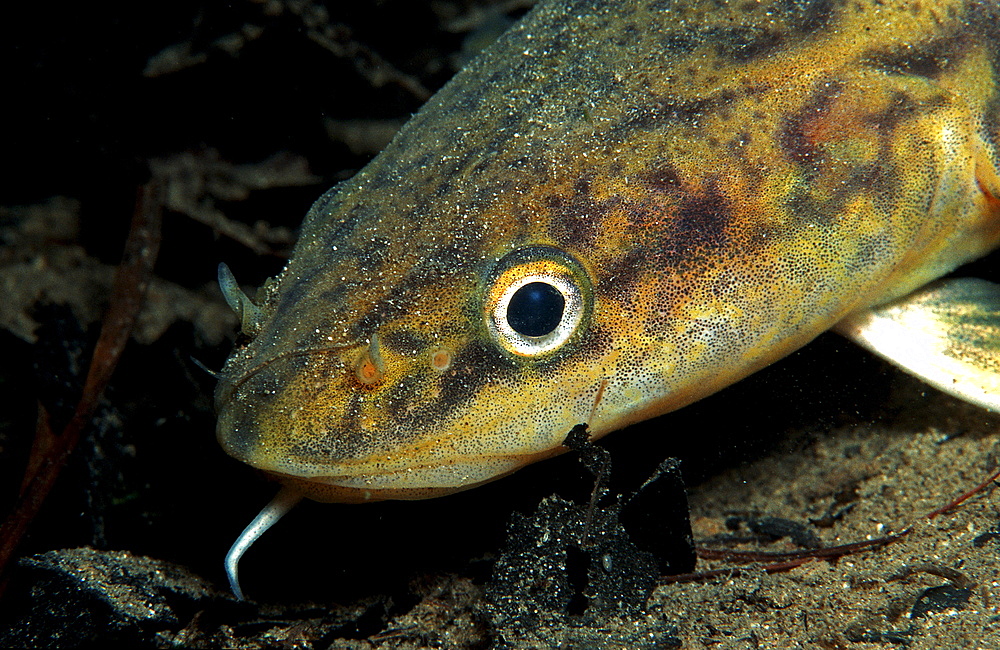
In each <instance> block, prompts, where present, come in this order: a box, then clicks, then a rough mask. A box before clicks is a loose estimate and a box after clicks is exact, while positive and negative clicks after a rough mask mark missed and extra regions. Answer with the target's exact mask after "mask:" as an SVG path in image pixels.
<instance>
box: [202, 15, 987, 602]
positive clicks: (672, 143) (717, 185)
mask: <svg viewBox="0 0 1000 650" xmlns="http://www.w3.org/2000/svg"><path fill="white" fill-rule="evenodd" d="M998 70H1000V3H998V2H997V1H996V0H942V1H938V2H914V1H911V0H907V1H903V0H852V1H851V2H846V1H841V0H760V1H748V0H738V1H728V2H727V1H723V0H687V1H684V0H542V1H541V2H539V3H538V4H537V5H536V6H535V7H534V8H533V9H532V10H531V11H530V12H529V13H528V14H527V15H526V16H525V17H524V18H523V19H522V20H521V21H520V22H518V23H517V24H516V25H514V26H513V27H512V28H511V29H510V30H509V31H508V32H507V33H505V34H504V35H503V36H501V37H500V38H499V39H498V40H497V41H496V42H495V43H494V44H493V45H492V46H490V47H489V48H487V49H486V50H485V51H484V52H483V53H482V54H481V55H480V56H479V57H478V58H476V59H475V60H474V61H473V62H471V63H470V64H468V65H467V67H465V68H464V69H463V70H461V71H460V72H459V73H457V74H456V75H455V77H454V78H453V79H452V80H451V81H450V82H449V83H447V84H446V85H445V86H444V87H443V88H442V89H441V90H440V91H439V92H438V93H437V94H435V95H434V96H433V97H432V98H431V99H430V100H429V101H428V102H427V104H426V105H425V106H424V107H423V108H422V109H421V110H420V111H419V112H418V113H416V114H415V115H414V116H413V117H412V119H410V120H409V122H408V123H407V124H406V125H405V126H404V127H403V128H402V129H401V130H400V131H399V133H398V134H397V135H396V136H395V138H394V139H393V140H392V142H391V143H390V144H389V145H388V146H387V147H386V148H385V150H384V151H382V152H381V153H380V154H379V155H378V156H377V157H376V158H374V160H372V161H371V163H370V164H368V165H367V166H366V167H365V168H364V169H362V170H361V171H359V172H358V173H357V174H356V175H355V176H354V177H353V178H352V179H350V180H349V181H346V182H344V183H342V184H340V185H338V186H336V187H334V188H332V189H331V190H330V191H328V192H327V193H326V194H324V195H323V196H322V197H321V198H320V199H319V200H318V201H316V203H315V204H314V205H313V207H312V208H311V210H310V211H309V213H308V215H307V216H306V218H305V221H304V223H303V225H302V229H301V234H300V238H299V240H298V243H297V244H296V246H295V249H294V251H293V254H292V256H291V258H290V260H289V262H288V264H287V266H286V268H285V269H284V270H283V271H282V272H281V273H280V275H279V276H277V277H276V278H272V279H271V280H269V281H268V282H266V283H265V284H264V286H263V287H261V288H260V289H259V290H258V291H257V292H256V294H255V295H254V297H253V298H251V297H249V296H248V295H247V294H245V293H244V292H243V291H242V290H241V289H240V287H239V285H238V284H237V282H236V280H235V278H234V277H233V274H232V273H231V272H230V271H229V269H228V268H227V267H225V266H224V265H223V266H221V267H220V273H219V276H220V286H221V287H222V290H223V294H224V295H225V297H226V299H227V301H228V302H229V304H230V305H231V306H232V307H233V309H234V310H235V311H236V313H237V314H238V315H239V317H240V320H241V323H242V340H241V341H240V342H239V344H238V345H237V347H236V349H235V350H234V351H233V353H232V355H231V357H230V358H229V360H228V361H227V362H226V364H225V366H224V368H223V370H222V371H221V373H220V375H219V383H218V387H217V391H216V395H215V400H216V408H217V412H218V427H217V437H218V440H219V442H220V444H221V445H222V447H223V449H224V450H225V451H226V452H227V453H228V454H230V455H231V456H233V457H234V458H236V459H238V460H240V461H243V462H244V463H247V464H249V465H251V466H253V467H255V468H257V469H259V470H263V471H264V472H266V473H267V474H268V475H270V476H272V477H274V478H275V479H277V481H279V482H280V483H281V484H282V485H283V486H284V487H283V489H282V491H281V492H279V494H278V496H277V497H276V498H275V500H274V501H273V502H272V503H271V504H269V505H268V506H267V507H266V508H265V509H264V510H263V511H262V512H261V514H260V515H259V516H258V517H257V519H255V520H254V522H253V523H251V524H250V526H248V527H247V529H246V530H245V531H244V532H243V534H242V535H241V536H240V538H239V539H238V540H237V542H236V543H235V544H234V545H233V548H232V549H231V550H230V552H229V554H228V555H227V558H226V569H227V572H228V574H229V577H230V582H231V585H232V587H233V590H234V592H235V593H236V594H237V595H238V596H240V597H242V595H243V594H242V591H241V590H240V587H239V582H238V573H237V568H238V561H239V558H240V557H241V556H242V554H243V553H244V552H245V550H246V549H247V548H248V547H249V545H250V544H251V543H252V542H253V541H254V540H255V539H256V538H257V537H258V536H259V535H260V534H261V533H262V532H263V531H264V530H266V529H267V528H268V527H269V526H270V525H272V524H273V523H274V522H275V521H277V519H278V518H280V516H281V515H282V514H284V512H286V511H287V510H288V509H289V508H291V507H292V506H293V505H294V504H295V503H296V502H297V501H298V500H299V499H300V498H302V497H308V498H311V499H314V500H318V501H326V502H342V503H362V502H370V501H379V500H385V499H425V498H431V497H436V496H440V495H445V494H449V493H453V492H456V491H460V490H466V489H470V488H473V487H475V486H477V485H481V484H483V483H486V482H488V481H493V480H496V479H498V478H500V477H503V476H505V475H508V474H510V473H511V472H514V471H516V470H517V469H519V468H521V467H523V466H525V465H527V464H529V463H534V462H536V461H540V460H543V459H546V458H549V457H552V456H554V455H556V454H560V453H562V452H564V451H566V448H565V447H564V446H563V442H564V440H565V438H566V435H567V434H568V433H569V431H570V430H571V429H573V427H574V426H576V425H578V424H585V425H586V426H587V428H588V430H589V432H590V437H591V439H594V440H596V439H598V438H600V437H602V436H604V435H606V434H608V433H610V432H612V431H615V430H618V429H622V428H624V427H627V426H628V425H630V424H633V423H636V422H639V421H642V420H646V419H649V418H652V417H655V416H658V415H661V414H663V413H667V412H670V411H673V410H675V409H678V408H681V407H683V406H685V405H687V404H690V403H692V402H695V401H697V400H699V399H701V398H703V397H705V396H707V395H710V394H712V393H715V392H717V391H719V390H720V389H722V388H724V387H726V386H728V385H730V384H732V383H734V382H736V381H739V380H740V379H742V378H744V377H746V376H747V375H750V374H751V373H753V372H755V371H757V370H759V369H761V368H763V367H765V366H767V365H769V364H771V363H773V362H775V361H777V360H778V359H781V358H782V357H784V356H786V355H788V354H789V353H791V352H792V351H794V350H796V349H798V348H800V347H802V346H804V345H806V344H807V343H808V342H810V341H811V340H812V339H814V338H815V337H817V336H818V335H819V334H821V333H822V332H825V331H827V330H835V331H838V332H840V333H841V334H844V335H845V336H847V337H848V338H850V339H852V340H855V341H857V342H858V343H859V344H861V345H863V346H865V347H866V348H868V349H870V350H872V351H873V352H874V353H876V354H878V355H881V356H883V357H884V358H886V359H888V360H889V361H890V362H892V363H894V364H896V365H898V366H900V367H902V368H903V369H905V370H907V371H908V372H911V373H913V374H915V375H917V376H919V377H921V378H922V379H924V380H925V381H927V382H928V383H930V384H931V385H934V386H936V387H938V388H940V389H942V390H944V391H946V392H950V393H952V394H955V395H957V396H959V397H961V398H962V399H965V400H968V401H971V402H973V403H975V404H978V405H980V406H982V407H984V408H988V409H992V410H1000V379H998V378H1000V288H998V287H997V285H994V284H992V283H989V282H986V281H985V280H981V279H977V278H948V279H944V280H939V278H942V277H943V276H946V275H948V274H949V273H951V272H952V271H954V270H955V269H956V268H958V267H959V266H961V265H963V264H965V263H966V262H969V261H971V260H974V259H976V258H979V257H981V256H983V255H985V254H987V253H988V252H990V251H991V250H993V249H995V248H997V246H998V245H1000V176H998V173H1000V82H998V79H1000V77H998V75H1000V72H998Z"/></svg>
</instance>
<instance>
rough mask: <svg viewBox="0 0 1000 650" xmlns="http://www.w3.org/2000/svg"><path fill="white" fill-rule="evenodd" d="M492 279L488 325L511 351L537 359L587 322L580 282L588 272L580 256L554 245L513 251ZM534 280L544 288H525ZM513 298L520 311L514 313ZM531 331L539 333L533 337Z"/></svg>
mask: <svg viewBox="0 0 1000 650" xmlns="http://www.w3.org/2000/svg"><path fill="white" fill-rule="evenodd" d="M491 283H492V286H491V287H490V288H489V290H488V291H487V295H486V306H485V307H486V318H485V320H486V327H487V329H488V330H489V332H490V334H491V335H492V337H493V339H494V340H495V341H496V342H497V343H498V344H499V345H500V346H501V347H502V348H504V349H505V350H506V351H507V352H510V353H511V354H515V355H517V356H521V357H537V356H540V355H544V354H547V353H549V352H553V351H555V350H557V349H559V348H560V347H562V346H563V345H564V344H565V343H566V342H567V341H569V340H570V339H571V338H572V337H573V334H574V333H575V332H576V331H577V330H578V329H579V327H580V324H581V322H583V320H584V317H585V312H586V311H587V300H586V298H585V295H584V291H585V290H586V289H585V287H584V288H581V283H586V274H585V273H584V272H583V269H582V268H581V267H580V266H579V263H578V262H576V260H573V259H572V258H571V257H569V256H568V255H566V254H565V253H562V252H561V251H558V250H556V249H552V248H550V247H547V246H538V247H531V248H527V249H521V250H519V251H515V252H514V253H512V254H511V255H509V256H508V257H507V258H505V260H502V261H501V262H500V264H499V265H498V269H497V271H496V272H495V273H494V274H493V277H492V280H491ZM533 284H537V285H543V286H536V287H530V288H529V289H528V290H527V291H526V292H525V291H522V289H524V288H525V287H528V286H529V285H533ZM519 292H521V293H520V294H519ZM560 297H561V300H560ZM512 301H513V302H514V303H515V304H514V307H513V310H514V311H517V312H519V313H513V312H512V307H511V302H512ZM560 303H561V305H560ZM525 310H526V311H525ZM532 310H538V311H535V312H533V311H532ZM512 318H513V319H514V320H515V322H514V323H513V324H512V323H511V320H512ZM556 319H558V320H556ZM533 330H537V331H538V335H534V336H533V335H532V331H533Z"/></svg>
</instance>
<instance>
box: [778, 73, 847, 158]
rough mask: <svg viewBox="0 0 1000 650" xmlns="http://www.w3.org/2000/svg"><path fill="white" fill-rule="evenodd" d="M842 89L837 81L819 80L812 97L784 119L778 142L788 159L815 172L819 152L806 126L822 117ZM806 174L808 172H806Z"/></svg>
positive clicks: (841, 85)
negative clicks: (800, 108) (807, 132)
mask: <svg viewBox="0 0 1000 650" xmlns="http://www.w3.org/2000/svg"><path fill="white" fill-rule="evenodd" d="M842 90H843V84H842V83H840V82H838V81H830V82H822V81H821V82H819V83H818V84H817V90H816V92H814V93H813V96H812V98H811V99H810V100H809V101H808V102H806V104H805V106H803V107H802V110H800V111H798V112H797V113H793V114H792V115H790V116H789V117H788V118H786V119H785V123H784V125H783V126H782V127H781V132H780V136H779V142H780V144H781V148H782V149H784V151H785V152H786V154H787V155H788V158H789V160H791V161H793V162H795V163H798V164H799V165H802V166H803V167H804V168H805V170H806V171H807V172H815V170H816V165H817V164H818V163H819V157H820V153H819V151H817V149H816V147H815V146H814V145H813V143H812V142H810V141H809V138H808V136H807V135H806V127H807V126H808V125H809V123H810V122H811V121H812V120H815V119H819V118H822V117H823V116H824V115H825V114H826V112H827V111H828V110H829V109H830V106H831V105H832V104H833V101H834V100H835V99H836V98H837V96H838V95H840V93H841V91H842ZM807 175H808V174H807Z"/></svg>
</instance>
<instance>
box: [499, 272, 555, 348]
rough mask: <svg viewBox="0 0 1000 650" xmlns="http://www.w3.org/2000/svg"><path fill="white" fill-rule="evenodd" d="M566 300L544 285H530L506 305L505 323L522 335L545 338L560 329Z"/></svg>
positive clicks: (524, 287)
mask: <svg viewBox="0 0 1000 650" xmlns="http://www.w3.org/2000/svg"><path fill="white" fill-rule="evenodd" d="M565 307H566V299H565V298H563V295H562V293H560V292H559V289H557V288H556V287H554V286H553V285H551V284H549V283H547V282H529V283H528V284H526V285H524V286H523V287H521V288H520V289H518V290H517V291H515V292H514V295H512V296H511V297H510V302H508V303H507V324H508V325H510V326H511V328H512V329H513V330H514V331H515V332H517V333H518V334H523V335H525V336H545V335H546V334H550V333H551V332H552V331H553V330H554V329H555V328H557V327H558V326H559V322H560V321H561V320H562V316H563V310H564V309H565Z"/></svg>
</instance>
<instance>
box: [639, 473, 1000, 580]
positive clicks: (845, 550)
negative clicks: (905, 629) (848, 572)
mask: <svg viewBox="0 0 1000 650" xmlns="http://www.w3.org/2000/svg"><path fill="white" fill-rule="evenodd" d="M997 479H1000V469H997V470H995V471H994V472H993V473H992V474H990V476H989V477H988V478H987V479H986V480H984V481H983V482H982V483H980V484H979V485H977V486H976V487H974V488H972V489H971V490H968V491H966V492H963V493H962V494H961V495H959V496H958V497H956V498H954V499H952V500H951V501H949V502H948V503H947V504H945V505H943V506H941V507H940V508H937V509H936V510H932V511H931V512H929V513H927V515H925V518H926V519H928V520H930V519H934V517H937V516H938V515H941V514H944V513H946V512H948V511H949V510H951V509H953V508H956V507H958V506H959V505H961V504H962V503H964V502H965V501H967V500H968V499H969V498H970V497H972V496H975V495H976V494H978V493H980V492H982V491H983V490H985V489H986V488H987V487H988V486H989V485H990V484H991V483H993V482H994V481H996V480H997ZM912 531H913V526H907V527H906V528H904V529H903V530H901V531H899V532H898V533H894V534H892V535H886V536H884V537H878V538H875V539H871V540H866V541H863V542H853V543H851V544H840V545H837V546H828V547H825V548H814V549H807V550H803V551H787V552H778V553H773V552H766V551H733V550H728V549H711V548H702V547H699V548H696V549H695V552H696V553H697V554H698V557H700V558H702V559H705V560H728V561H731V562H746V563H752V562H765V561H768V560H771V561H772V562H771V563H769V564H763V565H759V566H757V567H756V569H760V570H763V571H766V572H767V573H777V572H779V571H789V570H791V569H794V568H795V567H799V566H802V565H803V564H805V563H806V562H810V561H812V560H823V559H835V558H839V557H843V556H845V555H852V554H855V553H861V552H863V551H868V550H871V549H876V548H881V547H883V546H886V545H888V544H891V543H893V542H895V541H898V540H900V539H903V538H904V537H906V536H907V535H909V534H910V533H911V532H912ZM742 573H744V571H743V570H742V569H740V568H738V567H729V568H725V569H713V570H711V571H698V572H695V573H680V574H677V575H673V576H664V577H661V578H660V582H659V584H661V585H669V584H675V583H679V582H697V581H701V580H708V579H711V578H717V577H721V576H736V575H742Z"/></svg>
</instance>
